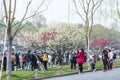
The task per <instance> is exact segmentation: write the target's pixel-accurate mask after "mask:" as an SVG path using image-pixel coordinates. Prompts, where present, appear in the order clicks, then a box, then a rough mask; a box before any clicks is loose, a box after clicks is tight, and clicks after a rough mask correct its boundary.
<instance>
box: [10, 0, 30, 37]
mask: <svg viewBox="0 0 120 80" xmlns="http://www.w3.org/2000/svg"><path fill="white" fill-rule="evenodd" d="M31 1H32V0H30V1H29V3H28V4H27V8H26V11H25V14H24V16H23V18H22V20H21V21H20V22H19V25H18V27H17V29H16V31H15V33H14V34H13V36H12V37H15V35H16V34H17V32H18V31H19V30H21V28H20V26H21V24H22V22H23V21H24V19H25V17H26V15H27V12H28V9H29V6H30V4H31Z"/></svg>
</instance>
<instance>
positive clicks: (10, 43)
mask: <svg viewBox="0 0 120 80" xmlns="http://www.w3.org/2000/svg"><path fill="white" fill-rule="evenodd" d="M11 53H12V39H8V52H7V71H6V75H7V76H6V80H10V75H11Z"/></svg>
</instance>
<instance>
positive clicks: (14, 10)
mask: <svg viewBox="0 0 120 80" xmlns="http://www.w3.org/2000/svg"><path fill="white" fill-rule="evenodd" d="M15 12H16V0H15V1H14V9H13V15H12V20H11V25H12V23H13V21H14V19H15V17H14V16H15Z"/></svg>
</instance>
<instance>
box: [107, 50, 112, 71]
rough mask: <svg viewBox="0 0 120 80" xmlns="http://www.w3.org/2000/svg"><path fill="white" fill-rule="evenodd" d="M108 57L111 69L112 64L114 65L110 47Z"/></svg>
mask: <svg viewBox="0 0 120 80" xmlns="http://www.w3.org/2000/svg"><path fill="white" fill-rule="evenodd" d="M108 58H109V66H110V69H112V66H113V52H112V51H111V50H110V49H109V52H108Z"/></svg>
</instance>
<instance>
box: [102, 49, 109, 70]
mask: <svg viewBox="0 0 120 80" xmlns="http://www.w3.org/2000/svg"><path fill="white" fill-rule="evenodd" d="M102 61H103V66H104V69H103V71H104V72H106V71H107V70H109V58H108V52H107V50H103V52H102Z"/></svg>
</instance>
